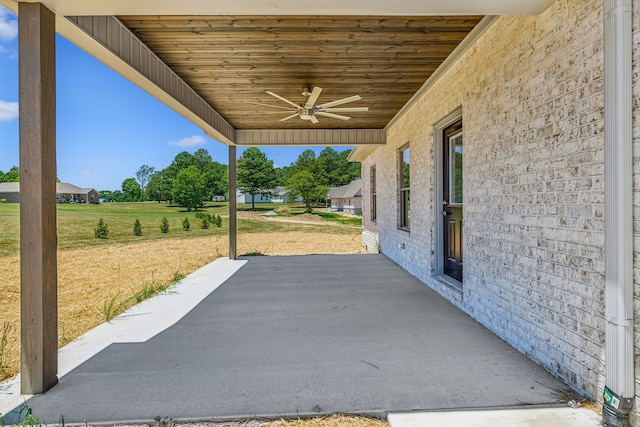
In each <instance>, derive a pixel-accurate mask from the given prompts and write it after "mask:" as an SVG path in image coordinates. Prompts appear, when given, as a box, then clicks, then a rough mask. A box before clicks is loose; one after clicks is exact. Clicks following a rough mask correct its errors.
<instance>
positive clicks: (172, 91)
mask: <svg viewBox="0 0 640 427" xmlns="http://www.w3.org/2000/svg"><path fill="white" fill-rule="evenodd" d="M554 1H555V0H528V1H522V0H476V1H474V2H469V1H468V0H403V1H397V2H389V1H387V0H352V1H349V2H345V1H344V0H324V1H322V2H311V1H308V0H236V1H233V2H214V3H213V4H212V2H211V1H208V0H182V1H175V0H136V1H131V0H41V1H35V0H24V2H28V3H42V4H43V5H44V6H46V7H47V8H49V9H50V10H51V11H53V12H54V13H55V14H56V31H57V32H58V33H60V34H61V35H62V36H64V37H65V38H67V39H68V40H70V41H71V42H72V43H74V44H76V45H77V46H79V47H80V48H82V49H83V50H85V51H86V52H88V53H89V54H91V55H92V56H94V57H96V58H97V59H99V60H100V61H102V62H103V63H105V64H106V65H107V66H109V67H111V68H112V69H114V70H115V71H117V72H118V73H120V74H121V75H122V76H124V77H125V78H127V79H128V80H130V81H131V82H133V83H134V84H136V85H137V86H138V87H140V88H142V89H143V90H145V91H147V92H148V93H150V94H151V95H152V96H154V97H156V98H157V99H158V100H160V101H161V102H163V103H164V104H166V105H167V106H169V107H170V108H172V109H174V110H175V111H176V112H178V113H179V114H181V115H182V116H184V117H185V118H187V119H188V120H190V121H191V122H193V123H194V124H196V125H197V126H199V127H201V128H202V129H203V131H204V132H205V133H206V134H207V135H209V136H211V137H212V138H214V139H216V140H218V141H220V142H223V143H225V144H227V145H356V146H362V149H363V150H364V151H366V152H369V151H370V150H372V149H375V146H377V145H384V144H385V142H386V141H385V133H386V128H385V129H383V128H382V127H383V126H384V125H382V126H381V125H378V126H374V127H370V128H362V129H348V130H343V129H318V128H314V129H307V130H294V129H290V130H283V129H277V130H276V129H259V130H249V129H243V128H234V126H232V125H231V124H230V123H229V122H228V121H227V119H225V117H223V116H222V115H221V114H219V112H218V111H217V110H216V109H215V108H214V107H213V106H212V105H211V104H210V103H208V102H207V101H205V100H204V99H203V97H202V96H201V95H200V93H199V92H198V91H197V90H196V89H194V87H193V86H191V85H190V84H189V83H187V82H186V81H185V80H183V78H181V77H180V76H179V75H178V74H177V73H176V72H175V71H174V70H173V69H172V68H171V67H170V66H168V65H166V64H165V63H164V62H163V61H162V60H161V59H160V58H159V57H158V56H157V55H156V54H155V53H154V51H153V50H152V49H150V48H149V47H148V46H147V45H146V44H145V43H144V42H143V41H141V40H140V39H139V38H138V37H137V36H136V34H134V33H133V32H132V31H131V30H130V29H129V28H128V27H127V26H126V25H124V24H123V23H122V22H121V21H120V20H119V19H118V18H116V15H120V16H124V15H140V16H163V15H206V16H212V15H248V14H250V15H265V16H266V15H269V16H280V15H282V16H291V15H309V16H312V15H313V16H321V15H328V16H330V15H333V16H335V15H341V16H364V15H366V16H369V15H379V16H438V15H456V16H457V15H506V14H509V15H512V14H538V13H541V12H542V11H544V10H545V9H546V8H547V7H549V6H550V5H551V4H552V3H553V2H554ZM18 3H19V1H18V0H0V4H1V5H4V6H6V7H8V8H9V9H11V10H13V11H14V12H17V9H18ZM493 18H494V17H493V16H487V17H486V18H485V20H484V22H485V24H484V25H478V27H479V28H477V29H476V30H474V31H472V34H470V35H473V37H468V39H467V40H464V42H463V43H461V46H459V48H458V49H456V51H457V52H460V51H461V50H465V49H466V47H465V46H468V45H469V44H470V43H471V42H472V41H473V40H475V38H477V37H478V36H479V34H481V33H482V31H483V30H484V29H486V28H487V27H488V26H489V25H490V23H491V22H493ZM469 39H472V40H471V41H470V40H469ZM452 56H454V55H452ZM419 95H420V91H418V93H416V95H415V96H414V98H413V99H415V98H416V97H417V96H419ZM403 102H405V101H403ZM412 102H413V101H409V102H408V103H407V104H405V106H404V108H403V109H402V110H400V112H398V114H396V116H395V118H394V119H393V120H395V119H397V117H398V116H400V115H402V113H403V111H405V110H406V109H407V108H408V107H409V106H410V105H411V104H412ZM216 108H217V107H216ZM393 120H392V121H393ZM385 123H386V122H385ZM387 126H388V125H387ZM236 140H237V141H236ZM353 154H354V155H355V156H354V157H360V155H361V154H363V152H360V153H355V152H354V153H353Z"/></svg>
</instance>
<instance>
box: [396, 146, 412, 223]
mask: <svg viewBox="0 0 640 427" xmlns="http://www.w3.org/2000/svg"><path fill="white" fill-rule="evenodd" d="M410 157H411V152H410V149H409V146H406V147H404V148H403V149H401V150H400V156H399V158H400V159H399V160H400V161H399V162H398V163H399V168H400V170H399V182H400V185H399V187H400V221H399V225H400V228H403V229H406V230H408V229H410V228H411V158H410Z"/></svg>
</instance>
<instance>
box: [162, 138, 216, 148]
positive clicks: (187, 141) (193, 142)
mask: <svg viewBox="0 0 640 427" xmlns="http://www.w3.org/2000/svg"><path fill="white" fill-rule="evenodd" d="M206 143H207V139H206V138H205V137H204V136H201V135H193V136H188V137H186V138H182V139H181V140H180V141H169V145H175V146H176V147H181V148H186V147H196V146H198V145H204V144H206Z"/></svg>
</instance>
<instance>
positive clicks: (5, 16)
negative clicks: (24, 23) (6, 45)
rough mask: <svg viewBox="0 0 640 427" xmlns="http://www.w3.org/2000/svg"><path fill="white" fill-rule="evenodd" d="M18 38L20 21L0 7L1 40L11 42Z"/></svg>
mask: <svg viewBox="0 0 640 427" xmlns="http://www.w3.org/2000/svg"><path fill="white" fill-rule="evenodd" d="M16 37H18V20H17V19H16V16H15V15H14V14H13V13H12V12H11V11H9V10H8V9H5V8H4V7H2V6H0V40H4V41H10V40H13V39H14V38H16Z"/></svg>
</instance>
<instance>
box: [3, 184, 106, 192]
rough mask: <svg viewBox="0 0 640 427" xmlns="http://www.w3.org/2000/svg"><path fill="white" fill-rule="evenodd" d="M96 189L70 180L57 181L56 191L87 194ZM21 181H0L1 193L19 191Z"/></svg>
mask: <svg viewBox="0 0 640 427" xmlns="http://www.w3.org/2000/svg"><path fill="white" fill-rule="evenodd" d="M90 191H96V190H95V189H94V188H80V187H78V186H76V185H73V184H69V183H68V182H56V193H62V194H87V193H89V192H90ZM19 192H20V183H19V182H0V193H19Z"/></svg>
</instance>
